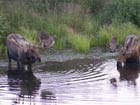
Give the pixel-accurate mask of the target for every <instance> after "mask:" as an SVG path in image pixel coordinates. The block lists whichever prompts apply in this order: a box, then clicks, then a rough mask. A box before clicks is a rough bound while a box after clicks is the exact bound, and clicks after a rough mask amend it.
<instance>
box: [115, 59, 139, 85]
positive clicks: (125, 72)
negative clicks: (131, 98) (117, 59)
mask: <svg viewBox="0 0 140 105" xmlns="http://www.w3.org/2000/svg"><path fill="white" fill-rule="evenodd" d="M117 70H118V72H119V74H120V80H127V81H128V83H130V82H131V83H132V84H134V85H136V79H137V78H138V77H139V72H140V62H137V60H135V59H133V58H129V59H127V60H126V63H125V65H124V66H123V67H122V68H117Z"/></svg>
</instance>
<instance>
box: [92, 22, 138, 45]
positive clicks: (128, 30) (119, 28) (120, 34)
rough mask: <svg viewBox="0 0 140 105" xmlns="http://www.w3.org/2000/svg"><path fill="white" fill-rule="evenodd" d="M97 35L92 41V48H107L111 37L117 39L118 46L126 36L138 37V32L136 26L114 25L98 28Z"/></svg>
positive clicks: (129, 24)
mask: <svg viewBox="0 0 140 105" xmlns="http://www.w3.org/2000/svg"><path fill="white" fill-rule="evenodd" d="M98 34H99V35H98V36H96V37H94V38H93V39H92V46H101V47H107V46H108V44H109V41H110V40H111V38H112V37H113V36H116V37H117V38H118V41H119V44H123V42H124V40H125V38H126V36H127V35H130V34H135V35H137V36H138V37H140V30H139V28H138V27H137V26H136V25H134V24H132V23H130V22H128V23H119V24H118V23H117V24H115V23H114V24H112V25H110V26H103V27H102V28H100V30H99V33H98Z"/></svg>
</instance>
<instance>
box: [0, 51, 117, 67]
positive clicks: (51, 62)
mask: <svg viewBox="0 0 140 105" xmlns="http://www.w3.org/2000/svg"><path fill="white" fill-rule="evenodd" d="M41 54H42V55H41V59H42V62H41V63H38V64H34V66H33V68H39V67H41V66H43V65H46V69H48V68H52V66H53V67H56V68H57V66H58V64H59V68H60V69H61V63H64V62H65V65H63V64H62V68H65V67H66V68H67V65H71V67H72V68H73V67H74V66H76V65H78V66H79V65H80V64H86V63H89V62H92V63H97V62H99V61H102V60H105V59H108V58H116V56H117V55H118V52H115V53H110V52H108V51H106V50H104V49H93V50H92V51H91V52H90V53H88V54H85V53H79V52H74V51H72V50H64V51H58V50H54V49H50V50H47V51H42V53H41ZM12 63H13V66H14V67H16V63H15V62H12ZM73 65H74V66H73ZM5 68H6V69H8V58H7V55H2V57H1V59H0V69H1V70H3V69H5Z"/></svg>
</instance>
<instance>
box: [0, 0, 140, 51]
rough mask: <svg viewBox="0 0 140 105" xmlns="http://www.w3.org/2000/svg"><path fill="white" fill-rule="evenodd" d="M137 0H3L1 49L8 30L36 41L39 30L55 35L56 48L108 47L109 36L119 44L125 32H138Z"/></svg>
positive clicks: (1, 2)
mask: <svg viewBox="0 0 140 105" xmlns="http://www.w3.org/2000/svg"><path fill="white" fill-rule="evenodd" d="M139 10H140V1H139V0H2V1H0V51H1V52H2V51H5V39H6V36H7V35H8V34H10V33H20V34H21V35H23V36H24V37H25V38H26V39H27V40H29V41H30V42H32V43H34V44H39V40H38V36H37V34H38V32H40V31H45V32H47V33H48V34H49V35H52V36H54V37H55V40H56V44H55V48H56V49H61V50H62V49H65V48H72V49H75V50H76V51H80V52H89V51H90V49H91V48H93V47H107V46H108V43H109V40H110V39H111V37H112V36H117V38H118V40H119V43H120V44H122V43H123V41H124V38H125V37H126V36H127V35H128V34H136V35H140V11H139Z"/></svg>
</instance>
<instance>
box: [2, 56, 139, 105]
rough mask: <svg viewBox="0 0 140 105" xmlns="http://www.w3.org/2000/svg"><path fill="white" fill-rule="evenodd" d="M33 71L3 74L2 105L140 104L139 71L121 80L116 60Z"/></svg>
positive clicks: (69, 63)
mask: <svg viewBox="0 0 140 105" xmlns="http://www.w3.org/2000/svg"><path fill="white" fill-rule="evenodd" d="M6 64H7V63H6V62H5V63H4V62H3V63H1V65H0V69H5V70H7V68H6V67H5V66H6ZM34 69H35V70H34V72H33V74H32V73H28V72H22V73H21V72H20V71H16V70H15V71H12V72H8V73H2V74H1V75H0V105H87V104H89V105H132V104H133V105H140V78H139V77H138V76H139V74H138V72H135V73H134V74H133V73H130V74H132V76H129V77H128V78H127V80H123V81H120V80H119V76H120V74H119V72H118V71H117V67H116V60H115V59H113V58H111V59H110V58H108V59H104V60H100V59H92V60H91V59H75V60H68V61H65V62H55V61H52V62H46V63H42V64H40V65H36V66H35V67H34ZM127 75H129V73H128V74H127ZM128 80H130V81H128Z"/></svg>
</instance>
